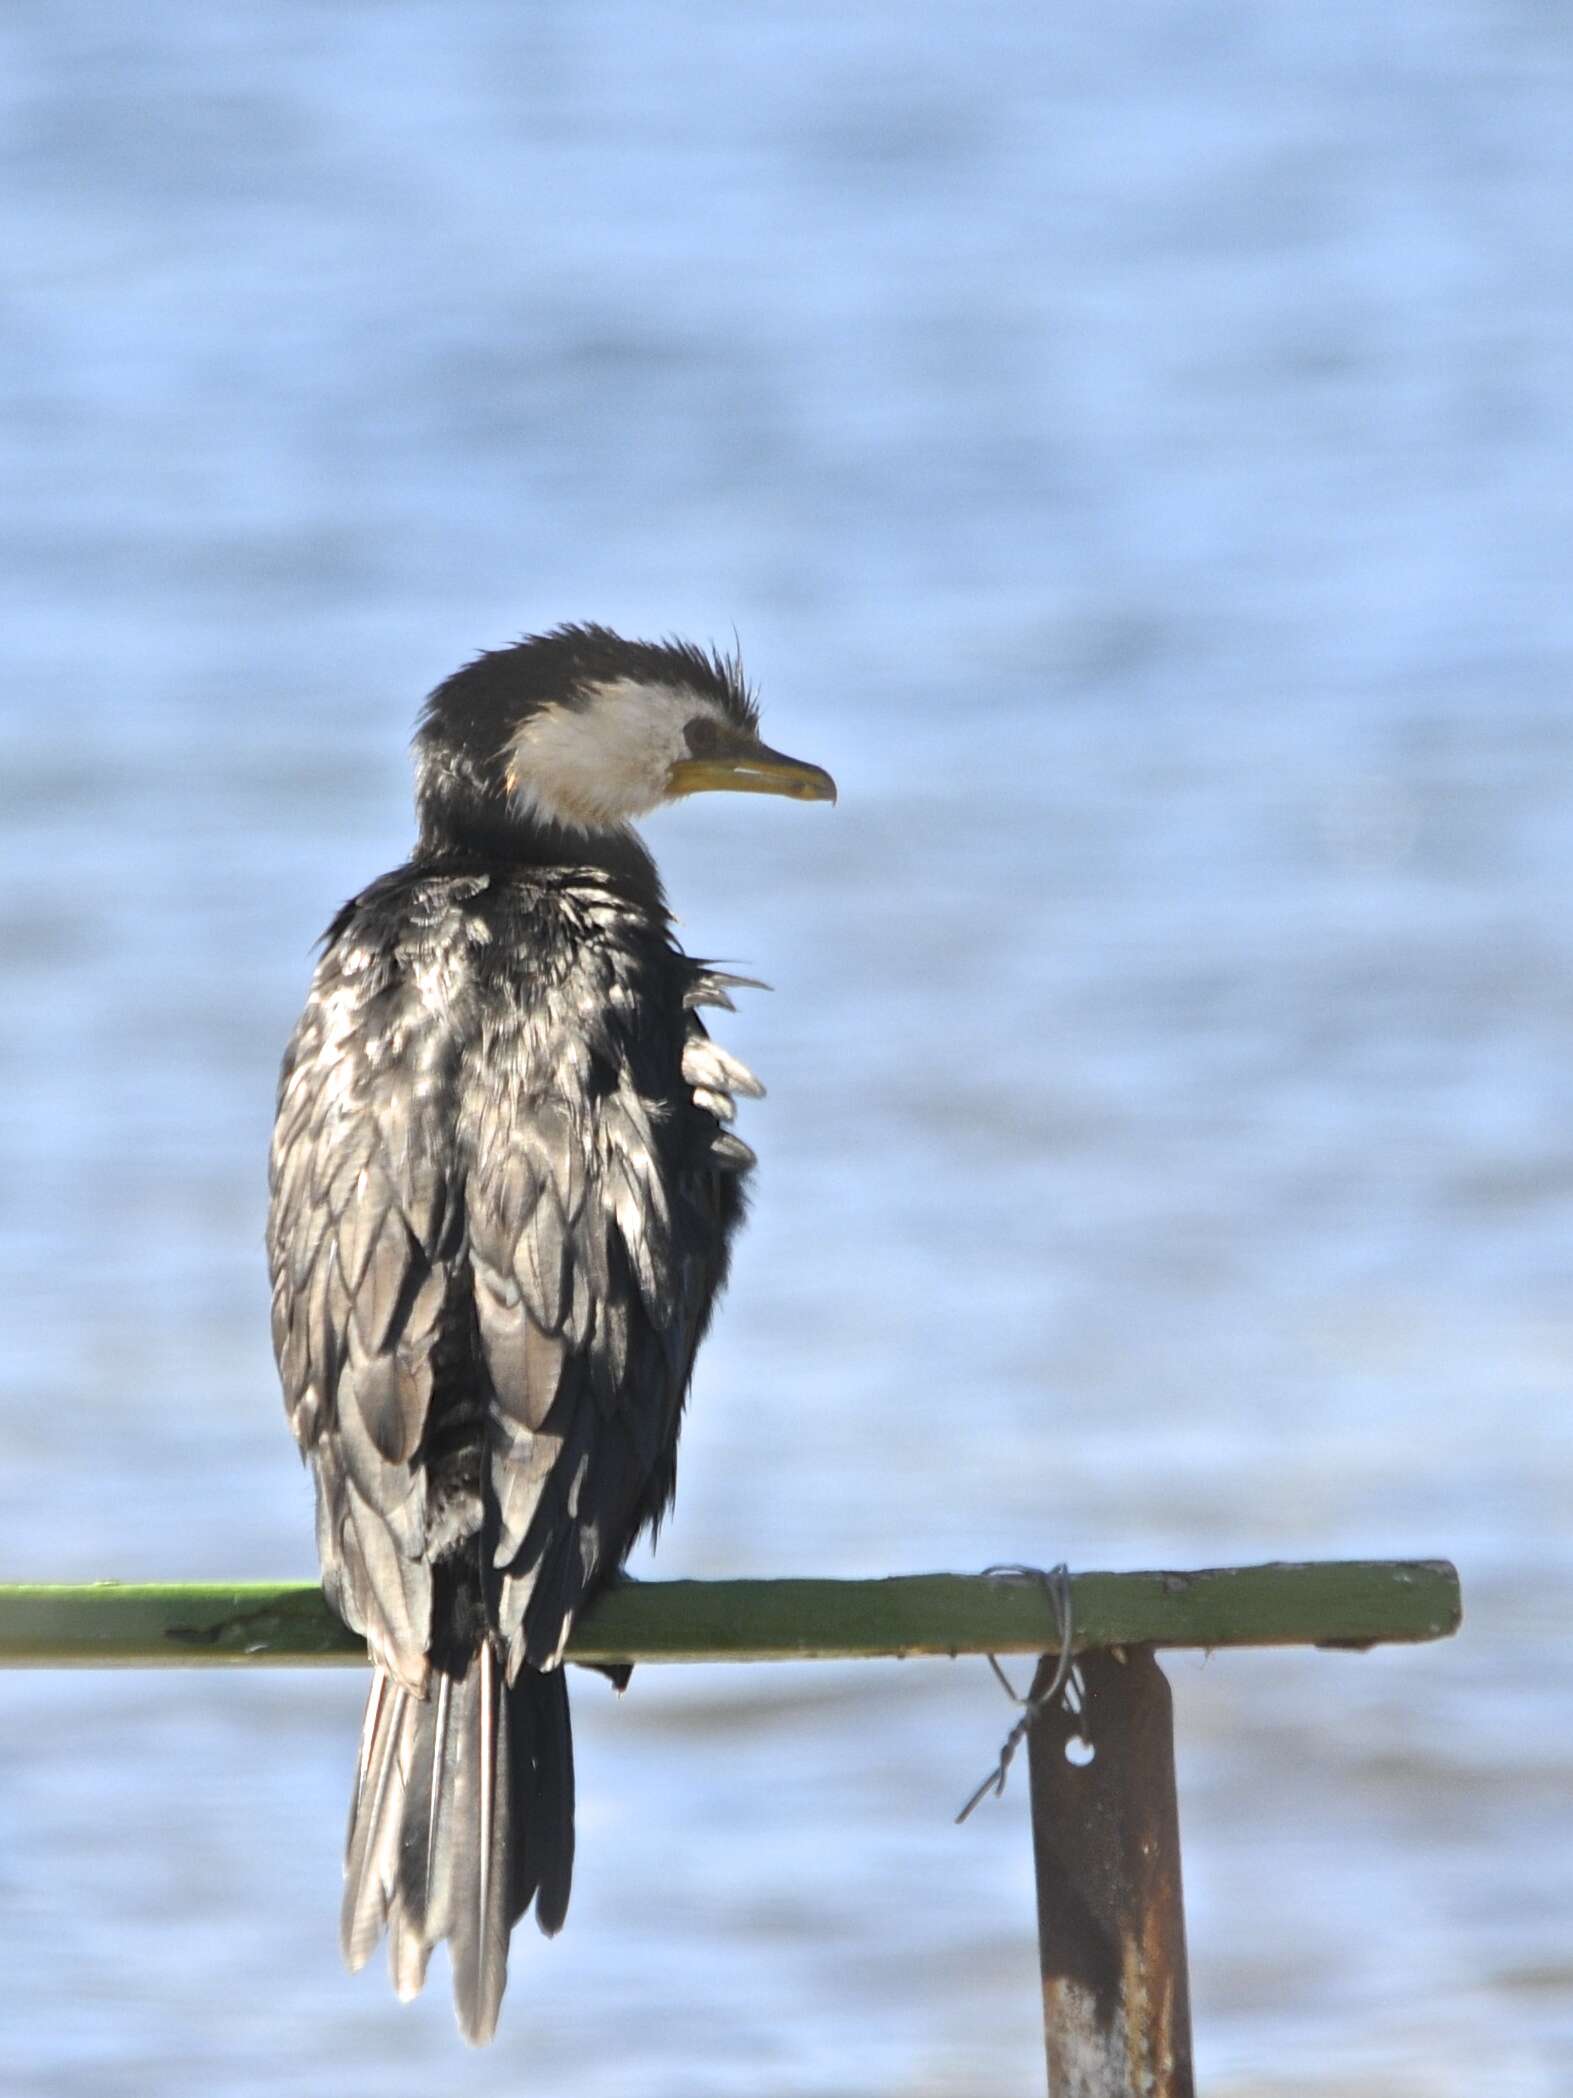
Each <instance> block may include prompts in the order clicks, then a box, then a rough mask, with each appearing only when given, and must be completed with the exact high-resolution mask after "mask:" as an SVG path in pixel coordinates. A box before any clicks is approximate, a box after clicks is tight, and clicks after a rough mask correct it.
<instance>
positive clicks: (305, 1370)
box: [268, 883, 473, 1689]
mask: <svg viewBox="0 0 1573 2098" xmlns="http://www.w3.org/2000/svg"><path fill="white" fill-rule="evenodd" d="M388 886H389V885H388V884H386V883H384V884H379V885H378V887H377V889H375V890H372V891H369V892H368V894H367V897H366V898H364V899H362V904H361V907H360V908H359V909H357V910H355V911H353V912H352V913H351V914H347V915H346V916H344V917H341V919H340V920H339V921H338V923H337V925H336V926H335V928H334V930H333V932H332V933H330V936H329V944H328V947H327V951H326V952H325V954H324V956H323V960H322V963H321V966H320V967H319V969H318V971H317V975H316V979H315V981H314V983H313V985H312V990H311V995H310V998H309V999H308V1001H307V1005H306V1009H305V1012H304V1013H303V1015H302V1017H301V1022H300V1025H299V1027H298V1028H297V1030H296V1032H295V1036H294V1039H293V1040H292V1042H291V1043H290V1046H289V1049H288V1051H287V1052H286V1055H285V1061H284V1069H283V1073H282V1076H281V1079H280V1088H279V1112H278V1121H277V1126H276V1128H275V1132H274V1141H273V1152H272V1161H271V1183H272V1208H271V1213H270V1218H269V1233H268V1236H269V1254H270V1260H271V1265H272V1271H273V1320H274V1344H275V1348H276V1351H277V1353H278V1359H279V1368H280V1372H281V1375H282V1378H283V1383H284V1394H285V1404H286V1407H287V1408H288V1411H289V1416H290V1423H291V1426H292V1427H293V1429H294V1431H295V1437H296V1440H297V1441H298V1442H299V1444H300V1446H301V1449H302V1450H303V1451H304V1452H305V1454H306V1455H307V1456H308V1457H309V1458H310V1459H311V1462H312V1466H313V1470H314V1472H315V1475H316V1481H317V1516H318V1544H319V1547H320V1551H321V1556H322V1567H323V1581H324V1586H325V1588H326V1589H327V1591H328V1594H329V1596H330V1598H331V1599H332V1601H333V1602H334V1605H335V1607H336V1608H337V1609H338V1610H339V1611H340V1612H341V1614H342V1615H343V1616H344V1618H345V1619H346V1621H347V1622H348V1623H350V1624H352V1625H354V1626H355V1627H356V1628H357V1629H358V1630H360V1631H363V1632H364V1633H365V1634H366V1637H367V1638H368V1640H369V1641H370V1642H371V1644H372V1646H373V1648H374V1649H375V1650H376V1652H377V1653H378V1654H379V1655H380V1656H382V1657H383V1658H384V1659H385V1660H386V1662H387V1663H388V1665H389V1667H390V1668H391V1669H392V1671H393V1672H394V1674H395V1675H396V1676H397V1677H398V1679H399V1680H400V1681H401V1682H403V1683H406V1684H407V1685H409V1686H410V1687H411V1688H413V1689H420V1688H421V1687H422V1686H423V1684H424V1681H425V1676H426V1655H427V1652H428V1649H429V1647H430V1644H431V1614H432V1593H431V1566H430V1559H429V1552H428V1542H429V1526H430V1521H431V1515H432V1507H431V1491H430V1489H431V1483H432V1482H431V1477H430V1472H429V1468H428V1467H427V1466H426V1465H425V1464H423V1463H420V1462H418V1461H416V1460H417V1458H418V1455H419V1453H420V1451H421V1449H422V1444H423V1440H424V1438H425V1437H426V1435H427V1431H428V1428H429V1426H430V1424H431V1419H432V1411H433V1399H434V1394H435V1389H436V1382H437V1378H438V1375H439V1370H440V1367H441V1355H442V1346H443V1339H444V1333H445V1329H446V1328H447V1326H448V1325H449V1324H450V1323H451V1321H450V1320H449V1316H448V1297H449V1292H450V1289H451V1288H452V1285H453V1281H454V1276H455V1267H456V1262H457V1260H458V1259H459V1257H460V1255H461V1250H462V1224H463V1216H462V1202H461V1200H460V1199H459V1190H458V1189H456V1187H455V1184H454V1182H455V1160H454V1156H453V1148H452V1127H453V1117H454V1101H455V1095H456V1086H457V1077H458V1065H459V1056H458V1043H457V1040H456V1037H455V1034H454V1030H453V1028H452V1025H451V1020H450V1016H449V1015H448V1013H447V1012H446V1011H445V1010H444V1007H443V1004H442V1002H441V999H440V997H438V996H436V995H434V992H433V985H434V984H437V983H438V982H439V981H440V978H439V976H438V974H437V973H435V972H434V970H433V967H432V964H433V961H434V958H436V957H438V956H440V955H441V954H442V953H443V952H444V951H445V950H446V949H447V948H448V947H450V946H451V944H452V942H453V940H454V938H455V936H456V934H458V935H459V936H462V912H463V903H464V901H465V900H467V899H465V898H464V897H462V896H461V897H459V898H452V897H450V898H449V899H448V900H447V905H448V907H447V909H445V910H441V911H435V912H434V911H433V910H432V909H431V908H430V900H429V899H421V901H422V902H424V903H425V904H426V908H424V909H420V908H417V909H415V910H413V911H411V910H404V911H400V910H397V909H390V908H389V907H388V902H389V899H387V898H386V897H385V896H384V895H383V894H382V893H381V892H382V891H385V890H386V889H387V887H388ZM471 886H472V888H473V884H472V885H471ZM455 921H457V922H455Z"/></svg>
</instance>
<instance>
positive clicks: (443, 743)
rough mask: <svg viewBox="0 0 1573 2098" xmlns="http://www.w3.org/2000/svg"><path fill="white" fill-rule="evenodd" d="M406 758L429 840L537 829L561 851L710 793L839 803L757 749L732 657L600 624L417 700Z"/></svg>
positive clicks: (534, 646) (809, 772) (511, 654)
mask: <svg viewBox="0 0 1573 2098" xmlns="http://www.w3.org/2000/svg"><path fill="white" fill-rule="evenodd" d="M415 753H416V799H417V802H418V804H419V807H420V813H421V824H422V834H423V837H425V838H427V839H428V841H429V842H441V841H444V840H445V839H457V838H465V839H476V840H484V841H491V842H495V843H496V844H498V845H502V844H505V843H506V842H507V841H508V839H509V838H511V837H514V836H517V835H519V834H521V833H527V834H531V835H535V836H537V837H538V836H539V835H540V834H541V833H542V832H546V833H550V834H554V835H556V836H557V837H559V838H561V840H562V843H563V844H564V846H565V847H566V846H569V845H570V844H571V842H572V841H573V840H575V839H577V840H581V841H583V840H589V839H593V838H596V837H606V836H614V835H618V834H621V833H623V832H624V831H625V830H626V826H627V825H628V823H629V822H630V821H631V820H632V818H634V817H636V816H643V815H647V814H648V813H649V812H650V811H651V810H652V809H655V808H658V807H659V806H660V805H661V804H662V803H663V802H666V801H675V800H677V799H678V798H679V797H680V796H682V795H685V794H697V793H702V792H705V791H706V790H709V789H718V788H730V789H731V790H732V791H734V792H739V793H746V794H786V795H790V796H792V797H793V798H794V799H796V800H799V801H834V800H835V798H836V788H835V782H834V781H833V780H832V779H831V777H830V774H829V773H828V772H824V771H821V769H820V768H819V766H817V765H808V764H804V763H803V762H802V760H801V759H798V758H789V757H784V756H783V755H782V753H781V752H780V751H778V750H772V749H771V748H770V747H769V745H768V744H766V743H764V742H762V741H761V740H760V735H759V710H758V708H757V706H756V705H755V704H754V700H753V698H752V696H751V694H750V693H749V690H748V687H747V686H746V684H745V683H744V681H743V674H742V668H741V665H740V664H739V663H738V662H737V660H736V659H735V658H726V657H721V656H716V655H706V654H705V653H704V651H703V650H701V649H698V648H694V647H692V646H690V645H689V644H688V643H686V642H677V641H663V642H649V641H625V640H623V638H622V637H621V635H618V634H614V633H612V632H611V631H610V630H609V629H608V628H606V627H598V626H563V627H557V628H555V629H554V630H553V631H552V632H551V633H549V634H537V635H533V636H531V637H530V638H529V639H528V640H524V641H521V642H519V643H518V644H517V646H515V647H513V648H501V649H491V650H488V651H487V652H486V653H485V654H483V655H480V656H477V657H476V659H475V661H474V662H473V663H469V664H467V665H466V666H465V668H464V669H463V670H459V671H456V672H455V673H454V675H453V676H452V677H450V678H448V679H447V680H446V681H445V682H444V683H443V684H441V685H439V686H438V687H437V689H436V691H435V692H434V693H433V694H432V695H431V698H430V699H429V700H428V701H427V703H426V707H425V711H424V712H423V713H422V715H421V719H420V725H419V727H418V728H417V730H416V735H415Z"/></svg>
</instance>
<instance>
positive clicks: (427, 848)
mask: <svg viewBox="0 0 1573 2098" xmlns="http://www.w3.org/2000/svg"><path fill="white" fill-rule="evenodd" d="M417 812H418V814H419V818H420V836H419V840H418V842H417V844H416V848H415V858H416V859H417V860H418V861H428V862H429V861H433V860H445V861H453V860H461V861H464V862H467V863H469V864H471V865H476V866H485V867H497V866H500V865H501V866H511V867H551V868H557V869H562V870H567V871H572V870H574V869H580V868H582V869H585V870H586V871H588V872H592V873H594V874H599V875H603V876H606V877H609V878H610V879H611V880H612V881H614V882H615V883H616V884H617V886H618V887H619V888H620V889H622V890H623V891H624V892H625V893H626V894H627V895H628V896H629V898H630V900H631V901H633V902H636V903H638V904H640V905H641V906H642V907H643V908H645V909H647V910H649V911H651V912H652V913H662V914H664V912H665V908H666V904H665V898H664V897H663V895H662V892H661V877H660V875H659V874H657V872H656V867H655V862H654V860H653V859H651V857H650V855H649V853H648V852H647V851H646V850H645V847H644V843H643V840H642V839H640V838H639V837H638V836H637V834H636V833H635V832H634V831H632V830H631V829H629V828H628V827H627V826H626V825H620V826H618V827H617V828H616V829H612V830H593V831H581V830H570V829H567V828H566V827H564V826H563V825H561V824H557V823H549V822H544V821H542V820H541V819H540V818H539V817H536V816H531V815H528V814H525V813H523V812H521V811H520V809H519V808H518V806H517V805H516V804H515V803H514V802H513V801H512V800H511V799H509V798H508V797H506V796H503V795H498V794H492V795H477V794H473V793H465V792H449V793H441V792H439V793H435V794H433V793H427V794H424V795H422V797H421V799H420V802H419V804H418V811H417Z"/></svg>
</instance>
